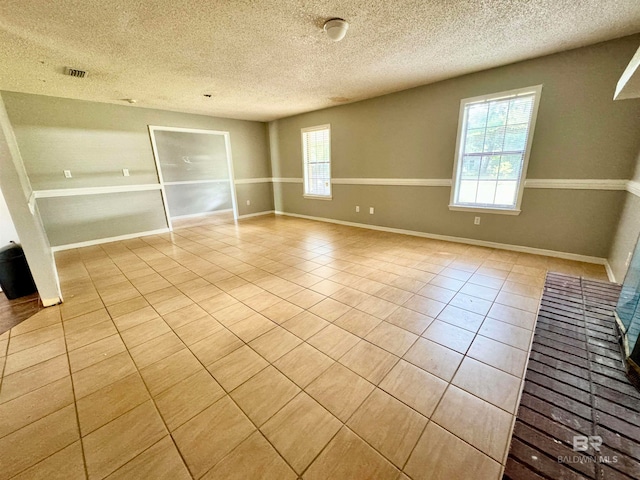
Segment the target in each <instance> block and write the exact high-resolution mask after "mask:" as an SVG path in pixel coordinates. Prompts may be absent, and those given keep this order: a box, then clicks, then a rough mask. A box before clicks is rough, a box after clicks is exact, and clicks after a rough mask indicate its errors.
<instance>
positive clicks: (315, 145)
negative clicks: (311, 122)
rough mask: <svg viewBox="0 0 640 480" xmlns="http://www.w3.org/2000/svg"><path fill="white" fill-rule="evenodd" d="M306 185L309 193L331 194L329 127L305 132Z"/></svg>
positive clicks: (306, 191) (306, 190) (306, 192)
mask: <svg viewBox="0 0 640 480" xmlns="http://www.w3.org/2000/svg"><path fill="white" fill-rule="evenodd" d="M303 155H304V164H305V168H304V174H305V179H304V186H305V192H304V193H305V194H308V195H323V196H329V195H331V175H330V173H331V163H330V156H331V152H330V148H329V129H328V128H326V129H325V128H323V129H320V130H311V131H307V132H303Z"/></svg>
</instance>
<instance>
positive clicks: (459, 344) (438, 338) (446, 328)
mask: <svg viewBox="0 0 640 480" xmlns="http://www.w3.org/2000/svg"><path fill="white" fill-rule="evenodd" d="M422 336H423V337H424V338H426V339H428V340H431V341H432V342H436V343H439V344H440V345H444V346H445V347H447V348H450V349H451V350H455V351H456V352H459V353H462V354H465V353H466V352H467V350H468V349H469V346H470V345H471V342H472V341H473V339H474V337H475V333H474V332H470V331H469V330H465V329H463V328H460V327H456V326H455V325H451V324H450V323H446V322H442V321H440V320H436V321H435V322H433V323H432V324H431V325H430V326H429V328H427V329H426V330H425V332H424V333H423V334H422Z"/></svg>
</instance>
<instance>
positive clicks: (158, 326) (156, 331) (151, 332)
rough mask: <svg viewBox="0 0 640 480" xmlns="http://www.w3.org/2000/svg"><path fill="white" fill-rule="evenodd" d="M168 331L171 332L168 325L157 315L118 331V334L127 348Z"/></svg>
mask: <svg viewBox="0 0 640 480" xmlns="http://www.w3.org/2000/svg"><path fill="white" fill-rule="evenodd" d="M169 332H171V328H170V327H169V325H167V324H166V322H165V321H164V320H163V319H162V318H160V317H157V318H155V319H153V320H149V321H148V322H145V323H141V324H140V325H136V326H135V327H132V328H129V329H127V330H125V331H123V332H120V336H121V337H122V340H123V341H124V343H125V345H126V346H127V348H130V349H131V348H133V347H136V346H138V345H141V344H143V343H144V342H147V341H149V340H153V339H154V338H156V337H159V336H160V335H164V334H165V333H169Z"/></svg>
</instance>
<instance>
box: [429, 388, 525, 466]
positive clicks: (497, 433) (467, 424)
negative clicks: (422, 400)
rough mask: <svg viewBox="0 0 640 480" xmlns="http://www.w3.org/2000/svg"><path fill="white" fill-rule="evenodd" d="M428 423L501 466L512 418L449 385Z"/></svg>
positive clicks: (502, 411) (509, 434) (509, 435)
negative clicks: (430, 421) (465, 443)
mask: <svg viewBox="0 0 640 480" xmlns="http://www.w3.org/2000/svg"><path fill="white" fill-rule="evenodd" d="M462 412H464V413H462ZM470 412H473V414H470ZM432 420H433V421H434V422H436V423H437V424H438V425H440V426H441V427H442V428H444V429H446V430H448V431H449V432H451V433H453V434H454V435H456V436H457V437H460V438H461V439H462V440H464V441H465V442H467V443H469V444H471V445H473V446H474V447H476V448H477V449H478V450H481V451H482V452H483V453H486V454H487V455H489V456H490V457H492V458H493V459H494V460H496V461H498V462H500V463H502V459H503V458H504V454H505V452H506V449H507V442H508V441H509V438H510V437H511V422H512V420H513V415H511V414H509V413H507V412H505V411H504V410H501V409H500V408H498V407H496V406H494V405H491V404H490V403H488V402H485V401H484V400H481V399H479V398H478V397H475V396H473V395H471V394H470V393H467V392H465V391H464V390H461V389H459V388H457V387H455V386H453V385H452V386H451V387H450V388H449V389H448V390H447V393H445V394H444V397H443V398H442V401H441V402H440V404H439V405H438V409H437V410H436V412H435V413H434V414H433V417H432Z"/></svg>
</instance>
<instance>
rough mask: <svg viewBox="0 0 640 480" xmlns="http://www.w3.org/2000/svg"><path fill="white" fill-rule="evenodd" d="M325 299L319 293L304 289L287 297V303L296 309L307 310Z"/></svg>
mask: <svg viewBox="0 0 640 480" xmlns="http://www.w3.org/2000/svg"><path fill="white" fill-rule="evenodd" d="M325 297H326V295H323V294H321V293H318V292H315V291H313V290H309V289H304V290H302V291H300V292H298V293H296V294H294V295H291V296H290V297H288V298H287V301H288V302H291V303H293V304H294V305H297V306H298V307H301V308H304V309H307V308H311V307H312V306H313V305H315V304H316V303H318V302H320V301H322V300H324V299H325Z"/></svg>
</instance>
